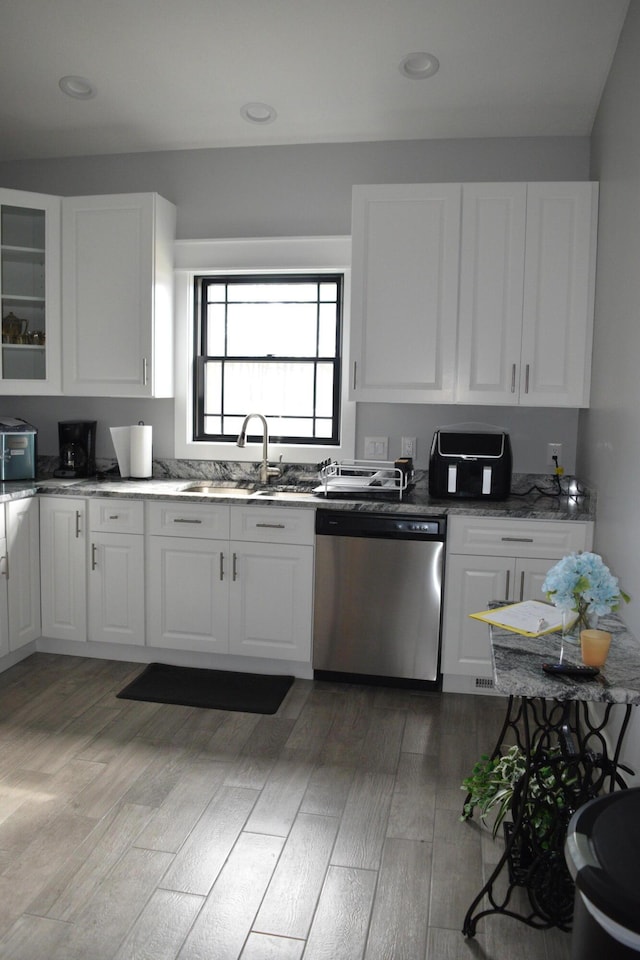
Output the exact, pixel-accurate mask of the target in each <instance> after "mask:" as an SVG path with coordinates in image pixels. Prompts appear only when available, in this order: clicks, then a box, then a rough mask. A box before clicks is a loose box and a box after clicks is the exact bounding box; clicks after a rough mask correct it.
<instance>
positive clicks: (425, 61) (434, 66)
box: [400, 53, 440, 80]
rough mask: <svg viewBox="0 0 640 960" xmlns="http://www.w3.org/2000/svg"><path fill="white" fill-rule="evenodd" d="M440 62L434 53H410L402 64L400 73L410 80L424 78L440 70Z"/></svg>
mask: <svg viewBox="0 0 640 960" xmlns="http://www.w3.org/2000/svg"><path fill="white" fill-rule="evenodd" d="M439 67H440V62H439V60H438V58H437V57H434V56H433V54H432V53H408V54H407V55H406V57H404V58H403V60H402V63H401V64H400V73H401V74H402V75H403V76H405V77H408V78H409V80H424V79H426V77H432V76H433V75H434V73H437V72H438V69H439Z"/></svg>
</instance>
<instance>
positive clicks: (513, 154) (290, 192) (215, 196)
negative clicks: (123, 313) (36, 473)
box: [0, 137, 589, 473]
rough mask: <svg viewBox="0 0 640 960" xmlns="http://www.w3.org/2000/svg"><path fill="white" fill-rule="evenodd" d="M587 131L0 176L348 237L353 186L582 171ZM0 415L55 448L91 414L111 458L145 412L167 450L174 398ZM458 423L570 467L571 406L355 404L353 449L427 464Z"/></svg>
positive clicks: (8, 401)
mask: <svg viewBox="0 0 640 960" xmlns="http://www.w3.org/2000/svg"><path fill="white" fill-rule="evenodd" d="M586 179H589V141H588V139H587V138H584V137H574V138H571V137H566V138H561V137H556V138H552V137H550V138H537V139H536V138H532V139H527V138H521V139H490V140H472V139H470V140H438V141H427V140H421V141H408V142H404V141H394V142H383V143H358V144H320V145H304V146H284V147H255V148H251V147H239V148H233V149H221V150H193V151H171V152H166V153H146V154H130V155H122V156H118V155H114V156H103V157H87V158H67V159H62V160H59V159H55V160H44V161H26V162H25V161H22V162H19V163H2V164H0V185H1V186H4V187H12V188H15V189H20V190H35V191H39V192H42V193H52V194H58V195H61V196H70V195H82V194H92V193H119V192H123V193H126V192H138V191H141V192H146V191H156V192H158V193H160V194H162V195H163V196H165V197H167V199H169V200H171V201H172V202H174V203H175V204H176V205H177V208H178V226H177V236H178V238H179V239H213V238H225V237H229V238H231V237H266V236H335V235H338V236H344V235H348V234H349V233H350V229H351V227H350V219H351V188H352V185H353V184H355V183H394V182H398V183H411V182H417V183H420V182H429V181H431V182H442V181H451V182H459V181H465V180H466V181H469V180H470V181H473V180H478V181H486V180H489V181H491V180H494V181H510V180H520V181H526V180H586ZM0 412H1V413H8V414H12V415H15V416H23V417H24V418H25V419H27V420H29V421H30V422H33V423H34V424H35V425H36V426H37V427H38V428H39V430H40V450H41V452H42V453H45V454H55V453H56V450H57V440H56V436H57V427H56V424H57V421H58V420H63V419H73V418H76V417H77V418H78V419H94V418H95V419H97V420H98V435H97V452H98V456H100V457H107V456H113V449H112V447H111V441H110V437H109V432H108V429H107V428H108V427H109V426H118V425H122V424H127V423H136V422H137V421H138V420H140V419H144V420H145V422H146V423H152V424H153V426H154V453H155V455H156V456H160V457H171V456H173V403H172V402H171V401H166V400H158V401H123V400H110V399H108V398H107V399H104V400H93V399H74V398H47V399H46V400H41V399H37V398H24V399H21V398H17V397H12V398H8V397H5V398H2V397H0ZM454 420H464V421H469V420H473V421H481V422H491V423H498V424H500V425H505V426H508V427H509V428H510V429H512V430H513V431H514V434H513V440H514V453H515V457H514V464H515V469H516V471H517V472H522V473H529V472H533V473H538V472H544V471H545V470H546V469H547V467H546V457H545V450H546V442H547V441H559V442H561V443H563V444H564V461H565V467H566V468H567V470H569V471H573V470H574V465H575V459H574V458H575V444H576V430H577V413H576V411H573V410H563V411H554V410H553V411H550V410H526V409H525V408H520V409H518V408H516V409H510V408H504V407H458V408H453V407H439V406H422V405H420V406H418V405H401V406H400V407H396V406H395V405H387V404H384V405H381V404H362V405H359V408H358V414H357V449H356V455H357V456H362V455H363V453H364V437H365V436H369V435H374V436H378V435H388V436H389V438H390V444H389V455H390V456H395V455H396V453H399V449H400V447H399V445H400V438H401V436H403V435H410V436H417V437H418V458H417V462H418V465H422V466H424V465H426V455H427V450H428V445H429V442H430V440H431V436H432V434H433V429H434V428H435V427H436V426H440V425H442V424H449V423H452V422H453V421H454Z"/></svg>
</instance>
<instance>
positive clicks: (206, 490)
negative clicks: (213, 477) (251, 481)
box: [182, 480, 255, 499]
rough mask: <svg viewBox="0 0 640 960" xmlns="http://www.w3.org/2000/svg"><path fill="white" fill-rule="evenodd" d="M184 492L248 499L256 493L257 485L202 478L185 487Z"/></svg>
mask: <svg viewBox="0 0 640 960" xmlns="http://www.w3.org/2000/svg"><path fill="white" fill-rule="evenodd" d="M182 493H199V494H201V495H202V496H205V497H239V498H241V499H246V498H247V497H250V496H251V495H252V494H253V493H255V487H240V486H236V484H234V483H229V484H225V483H215V482H209V481H206V480H202V481H199V482H198V483H190V484H189V485H188V486H186V487H183V488H182Z"/></svg>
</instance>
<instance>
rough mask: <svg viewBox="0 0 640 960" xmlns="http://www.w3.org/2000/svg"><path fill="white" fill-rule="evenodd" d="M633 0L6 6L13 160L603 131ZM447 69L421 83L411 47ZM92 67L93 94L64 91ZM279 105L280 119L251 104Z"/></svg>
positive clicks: (3, 122)
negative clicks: (255, 120) (607, 91)
mask: <svg viewBox="0 0 640 960" xmlns="http://www.w3.org/2000/svg"><path fill="white" fill-rule="evenodd" d="M628 5H629V0H0V160H15V159H25V158H37V157H61V156H76V155H92V154H103V153H125V152H137V151H148V150H173V149H193V148H200V147H227V146H241V145H255V144H286V143H321V142H340V141H365V140H407V139H426V138H442V137H530V136H565V135H568V136H581V135H589V134H590V132H591V126H592V123H593V119H594V116H595V112H596V110H597V107H598V103H599V100H600V96H601V93H602V89H603V86H604V84H605V81H606V78H607V74H608V71H609V67H610V65H611V61H612V58H613V54H614V51H615V47H616V44H617V42H618V38H619V34H620V30H621V27H622V24H623V21H624V17H625V14H626V11H627V7H628ZM414 51H428V52H430V53H432V54H434V55H435V56H436V57H437V58H438V59H439V61H440V64H441V66H440V70H439V72H438V73H437V74H436V75H435V76H434V77H432V78H430V79H428V80H408V79H406V78H405V77H403V76H402V75H401V73H400V71H399V63H400V61H401V59H402V57H403V56H404V55H405V54H407V53H411V52H414ZM68 74H72V75H80V76H83V77H87V78H89V79H90V80H91V81H92V83H93V84H94V85H95V87H96V91H97V92H96V96H95V98H93V99H91V100H72V99H69V98H68V97H65V96H64V95H63V94H62V93H61V91H60V90H59V88H58V80H59V79H60V77H62V76H64V75H68ZM247 101H264V102H267V103H269V104H271V105H272V106H273V107H274V108H275V109H276V111H277V119H276V121H275V122H274V123H271V124H267V125H263V126H255V125H250V124H248V123H247V122H246V121H244V120H243V119H242V118H241V116H240V108H241V106H242V105H243V104H244V103H246V102H247Z"/></svg>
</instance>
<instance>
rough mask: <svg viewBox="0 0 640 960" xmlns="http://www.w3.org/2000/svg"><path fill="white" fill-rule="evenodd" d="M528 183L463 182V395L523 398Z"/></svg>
mask: <svg viewBox="0 0 640 960" xmlns="http://www.w3.org/2000/svg"><path fill="white" fill-rule="evenodd" d="M526 200H527V187H526V184H524V183H507V184H500V183H484V184H476V183H469V184H466V183H465V184H463V187H462V240H461V255H460V312H459V336H458V380H457V385H456V400H457V401H458V402H462V403H510V404H513V403H517V402H518V395H519V388H520V349H521V340H522V297H523V282H524V237H525V215H526Z"/></svg>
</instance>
